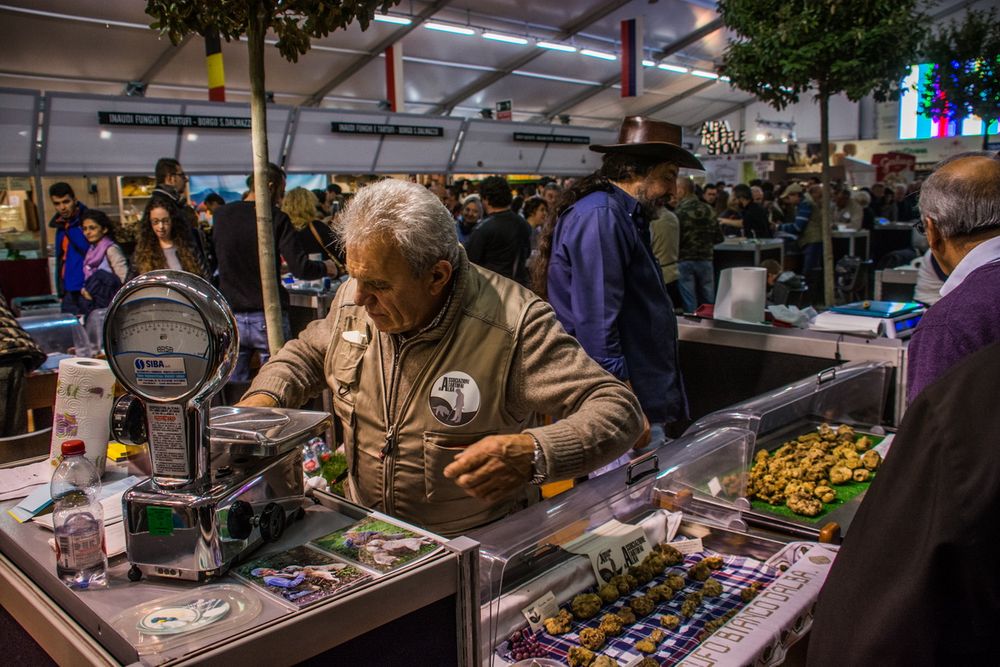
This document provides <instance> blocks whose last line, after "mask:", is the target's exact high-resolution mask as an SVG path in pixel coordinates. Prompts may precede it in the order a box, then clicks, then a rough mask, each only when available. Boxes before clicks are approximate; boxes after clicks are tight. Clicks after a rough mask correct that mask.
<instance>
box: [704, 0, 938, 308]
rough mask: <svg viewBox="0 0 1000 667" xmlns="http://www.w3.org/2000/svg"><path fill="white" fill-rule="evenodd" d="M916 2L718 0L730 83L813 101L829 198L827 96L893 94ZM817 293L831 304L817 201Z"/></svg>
mask: <svg viewBox="0 0 1000 667" xmlns="http://www.w3.org/2000/svg"><path fill="white" fill-rule="evenodd" d="M920 4H921V3H920V2H919V0H719V13H720V14H721V16H722V20H723V22H724V23H725V25H726V27H727V28H729V30H730V31H732V32H733V33H735V35H734V36H733V37H732V38H731V39H730V41H729V45H728V46H727V48H726V51H725V54H724V56H723V61H722V66H721V70H722V73H723V74H725V75H726V76H728V77H730V78H731V79H732V85H733V86H735V87H737V88H739V89H741V90H745V91H747V92H749V93H752V94H753V95H755V96H756V97H757V98H758V99H760V100H762V101H764V102H766V103H767V104H769V105H771V106H773V107H774V108H776V109H779V110H780V109H784V108H785V107H786V106H788V105H789V104H794V103H796V102H798V101H799V97H800V96H801V95H803V94H805V93H813V95H814V96H815V99H816V101H817V102H818V103H819V107H820V133H821V142H822V146H823V191H824V192H825V193H827V195H826V196H825V199H826V201H830V200H831V198H830V196H829V192H830V179H829V164H830V152H829V99H830V97H831V96H832V95H836V94H839V93H844V94H845V95H846V96H847V97H848V98H849V99H851V100H853V101H858V100H860V99H861V98H863V97H865V96H866V95H872V96H873V97H874V98H875V99H876V100H878V101H885V100H887V99H896V98H898V96H899V93H900V86H901V82H902V79H903V77H904V76H905V75H906V73H907V71H908V67H909V66H910V65H911V64H912V63H913V62H915V59H916V55H917V52H918V49H919V46H920V41H921V36H922V35H923V33H924V32H925V30H926V27H925V26H926V23H927V16H926V15H925V14H924V13H923V12H921V11H920V10H919V9H918V5H920ZM823 239H824V241H823V244H824V252H823V271H824V277H825V289H824V296H825V299H826V302H827V303H828V304H831V303H833V254H832V239H831V237H830V215H829V207H828V206H824V207H823Z"/></svg>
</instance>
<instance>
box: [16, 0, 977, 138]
mask: <svg viewBox="0 0 1000 667" xmlns="http://www.w3.org/2000/svg"><path fill="white" fill-rule="evenodd" d="M941 4H942V5H943V7H941V6H939V5H936V6H935V9H936V10H937V11H935V12H934V13H936V14H941V15H947V16H948V18H955V17H956V15H957V13H958V12H957V11H955V10H956V9H957V10H964V9H965V8H966V7H968V6H986V5H988V4H989V0H978V1H976V2H969V1H952V2H945V3H941ZM144 7H145V3H144V2H143V1H142V0H111V1H108V0H0V17H2V19H0V39H2V40H3V43H4V45H5V46H4V58H3V60H2V61H0V87H11V88H31V89H36V90H43V91H65V92H86V93H92V94H111V95H118V94H121V93H122V91H123V89H124V87H125V85H126V84H127V83H128V82H130V81H137V80H142V79H143V77H146V79H147V81H146V82H147V83H148V92H147V95H149V96H150V97H157V98H181V99H191V100H206V99H207V96H208V93H207V81H206V79H207V75H206V71H205V61H204V42H203V40H202V39H201V38H198V37H194V38H192V39H189V40H187V42H186V43H184V44H182V45H181V46H179V47H176V48H172V47H171V46H170V43H169V41H168V40H167V39H166V38H161V37H159V36H158V35H157V34H156V33H155V32H154V31H152V30H150V29H149V28H148V24H149V22H150V21H151V19H150V17H148V16H146V14H145V13H144V11H143V9H144ZM390 14H392V15H396V16H412V17H415V18H417V17H421V16H425V17H428V18H429V19H432V20H434V21H436V22H443V23H447V24H451V25H455V26H465V27H469V28H472V29H474V30H475V31H476V34H474V35H456V34H450V33H444V32H437V31H433V30H429V29H427V28H426V27H425V25H426V24H425V23H420V22H419V20H415V22H414V24H412V25H410V26H400V25H395V24H389V23H383V22H374V23H372V24H371V25H370V26H369V29H368V30H367V31H364V32H362V31H361V29H360V28H359V27H358V26H357V25H354V26H351V27H350V28H348V29H347V30H344V31H339V32H336V33H333V34H331V35H329V36H327V37H326V38H324V39H321V40H314V42H313V49H312V50H311V51H310V52H309V53H307V54H305V55H304V56H302V57H301V58H300V59H299V62H298V63H295V64H293V63H288V62H286V61H285V60H284V59H282V58H281V56H280V55H279V54H278V52H277V50H276V49H274V48H273V47H272V48H268V49H267V51H266V54H267V55H266V59H267V60H266V72H267V84H266V87H267V89H268V90H269V91H273V92H274V95H275V100H276V101H277V102H278V103H281V104H287V105H305V104H312V105H316V106H320V107H324V108H339V109H345V110H350V109H356V110H365V111H373V110H375V109H377V108H378V105H379V102H380V101H382V100H383V99H384V98H385V97H386V91H385V83H384V56H383V54H382V53H381V51H382V49H383V48H384V46H385V45H387V44H390V43H392V41H393V40H394V39H398V38H399V36H400V35H402V40H401V43H402V46H403V57H404V66H403V71H404V97H405V102H406V110H407V111H409V112H412V113H419V114H437V113H442V112H444V113H450V114H451V115H455V116H471V117H476V116H478V114H479V111H480V110H481V109H484V108H493V106H494V105H495V103H496V102H498V101H501V100H507V99H509V100H512V101H513V107H514V119H515V120H519V121H529V120H530V121H533V122H538V121H543V120H552V119H554V118H556V117H558V116H561V115H569V116H570V119H571V122H572V124H575V125H585V126H593V127H615V126H617V124H618V123H619V122H620V119H621V117H622V116H623V115H626V114H631V113H643V112H645V113H651V114H653V115H654V116H655V117H658V118H663V119H665V120H670V121H672V122H677V123H680V124H684V125H686V126H692V125H697V124H698V123H700V122H701V121H703V120H708V119H711V118H715V117H717V116H716V114H717V113H718V112H719V111H720V110H726V109H729V108H734V107H737V106H738V105H741V104H743V103H745V102H747V101H749V100H751V99H752V98H751V97H750V96H749V95H747V94H746V93H743V92H741V91H739V90H735V89H733V88H731V87H730V86H729V85H728V84H727V83H725V82H721V81H715V82H712V81H710V80H709V81H707V80H705V79H699V78H697V77H694V76H692V75H690V74H678V73H676V72H671V71H665V70H663V69H659V68H657V67H646V68H644V71H645V77H644V78H645V93H644V94H643V96H641V97H639V98H629V99H623V98H621V97H620V90H619V86H618V83H619V81H620V73H621V65H620V62H618V61H605V60H600V59H597V58H591V57H587V56H584V55H581V54H580V53H564V52H560V51H550V50H547V49H543V48H540V47H538V46H536V45H535V44H534V41H535V40H548V41H560V42H563V43H565V44H569V45H572V46H574V47H576V48H578V49H593V50H598V51H604V52H607V53H615V54H616V55H618V56H619V57H620V54H621V44H620V29H619V22H620V21H621V20H622V19H626V18H632V17H643V19H644V36H645V49H646V58H649V59H653V58H655V57H656V55H657V54H659V53H661V52H662V51H663V50H664V49H668V47H670V46H671V45H679V48H678V49H677V50H676V52H672V53H670V54H669V55H668V56H667V58H666V60H665V61H664V63H668V64H673V65H678V66H684V67H688V68H693V69H702V70H708V71H712V70H714V69H715V65H716V64H717V63H718V61H719V60H720V59H721V56H722V53H723V50H724V49H725V46H726V40H727V36H728V35H727V31H726V30H725V28H722V29H715V30H711V31H710V32H709V31H708V29H707V28H706V26H708V27H709V28H710V27H712V24H713V21H716V20H717V19H718V14H717V12H716V10H715V3H714V2H711V1H710V0H569V1H568V2H563V3H535V4H532V5H531V6H530V7H529V6H526V5H525V4H524V3H523V2H521V1H520V0H477V1H476V2H475V3H473V2H471V0H412V1H410V2H407V3H401V4H400V5H399V6H397V7H394V8H393V9H392V10H391V11H390ZM700 29H701V30H700ZM483 31H491V32H495V33H501V34H503V35H508V36H514V37H523V38H528V39H529V40H530V41H529V43H528V44H526V45H520V44H509V43H503V42H497V41H491V40H488V39H485V38H483V37H482V35H481V33H482V32H483ZM704 32H707V34H699V33H704ZM692 34H694V35H695V36H696V37H697V38H696V39H694V40H693V41H691V40H686V39H685V38H688V37H690V36H691V35H692ZM689 41H690V43H688V42H689ZM223 60H224V65H225V73H226V91H227V98H228V99H230V100H231V101H235V102H245V101H246V100H247V99H248V97H249V88H250V85H249V81H248V72H247V51H246V44H245V43H244V42H242V41H238V42H232V43H223ZM706 83H707V84H708V85H705V84H706Z"/></svg>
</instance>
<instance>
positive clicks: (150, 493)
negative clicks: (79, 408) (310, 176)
mask: <svg viewBox="0 0 1000 667" xmlns="http://www.w3.org/2000/svg"><path fill="white" fill-rule="evenodd" d="M104 339H105V350H106V351H107V355H108V362H109V364H110V365H111V370H112V371H113V372H114V374H115V376H116V377H117V378H118V381H119V382H120V383H121V384H122V386H123V387H124V388H125V390H126V391H127V392H128V394H126V395H124V396H122V397H121V398H119V399H118V400H117V401H116V402H115V406H114V409H113V412H112V433H113V435H114V437H115V438H117V439H118V440H119V441H120V442H123V443H126V444H142V443H144V442H146V441H147V439H148V442H149V454H150V460H151V462H152V476H151V477H150V478H149V479H147V480H144V481H142V482H140V483H139V484H136V485H135V486H133V487H132V488H131V489H129V490H128V491H126V492H125V494H124V496H123V498H122V505H123V517H124V520H125V544H126V552H127V554H128V559H129V562H131V563H132V568H131V569H130V570H129V579H131V580H133V581H137V580H138V579H140V578H141V577H142V575H143V574H145V575H155V576H160V577H173V578H175V579H187V580H193V581H201V580H203V579H207V578H209V577H214V576H219V575H221V574H222V573H224V572H225V571H226V569H228V568H229V567H230V566H231V565H233V564H234V563H235V562H237V561H238V560H240V559H242V558H244V557H245V556H246V555H247V554H249V553H250V552H251V551H253V550H254V549H256V548H257V547H258V546H260V545H261V544H262V543H264V542H266V541H274V540H277V539H278V538H279V537H280V536H281V534H282V532H283V531H284V527H285V523H286V521H287V520H288V519H289V518H291V519H295V518H298V517H299V516H301V515H302V514H303V507H302V505H303V502H304V496H303V480H302V447H301V445H302V444H303V443H305V442H306V441H308V440H309V439H310V438H312V437H315V436H318V435H321V434H322V433H323V432H324V431H325V429H326V428H327V426H328V424H329V420H330V416H329V415H328V414H327V413H322V412H307V411H304V410H285V409H278V408H234V407H216V408H212V409H211V410H210V409H209V402H210V401H211V399H212V396H214V395H215V394H216V393H217V392H218V391H219V390H220V389H222V387H223V385H224V384H225V383H226V380H227V379H228V377H229V374H230V373H231V372H232V370H233V367H234V365H235V362H236V354H237V350H238V348H239V344H238V334H237V330H236V322H235V320H234V319H233V314H232V311H230V310H229V307H228V305H226V302H225V299H223V297H222V295H221V294H220V293H219V292H218V291H217V290H216V289H215V288H214V287H212V285H211V284H209V283H208V282H207V281H205V280H203V279H202V278H199V277H198V276H195V275H192V274H190V273H184V272H182V271H169V270H164V271H153V272H151V273H147V274H145V275H142V276H139V277H138V278H136V279H134V280H131V281H129V282H128V283H127V284H126V285H125V286H124V287H122V289H121V290H120V291H119V292H118V294H117V295H115V298H114V300H113V301H112V302H111V306H110V307H109V309H108V315H107V319H106V322H105V328H104Z"/></svg>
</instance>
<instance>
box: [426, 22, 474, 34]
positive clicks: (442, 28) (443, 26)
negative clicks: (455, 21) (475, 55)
mask: <svg viewBox="0 0 1000 667" xmlns="http://www.w3.org/2000/svg"><path fill="white" fill-rule="evenodd" d="M424 27H425V28H427V29H428V30H437V31H438V32H450V33H452V34H453V35H475V34H476V31H475V30H473V29H472V28H463V27H462V26H457V25H448V24H447V23H425V24H424Z"/></svg>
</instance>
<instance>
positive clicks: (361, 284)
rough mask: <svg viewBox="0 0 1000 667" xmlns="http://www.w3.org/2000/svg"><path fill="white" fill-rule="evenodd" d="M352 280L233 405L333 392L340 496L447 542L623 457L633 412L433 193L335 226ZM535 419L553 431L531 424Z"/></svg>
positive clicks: (399, 184)
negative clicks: (463, 237) (549, 486)
mask: <svg viewBox="0 0 1000 667" xmlns="http://www.w3.org/2000/svg"><path fill="white" fill-rule="evenodd" d="M336 224H337V232H338V235H339V236H340V240H341V243H342V244H343V245H344V247H345V248H346V251H347V268H348V271H349V272H350V275H351V279H350V280H349V281H348V282H347V283H345V284H344V285H343V286H342V287H341V288H340V290H339V291H338V293H337V296H336V300H335V301H334V303H333V305H332V307H331V308H330V313H329V315H328V316H327V317H326V318H325V319H323V320H317V321H315V322H313V323H312V324H310V325H309V327H308V328H306V330H305V331H303V332H302V334H301V335H300V336H299V338H297V339H295V340H292V341H290V342H289V343H288V344H287V345H286V346H285V347H284V348H283V349H282V350H281V351H280V352H279V353H278V354H276V355H274V356H273V357H272V358H271V360H270V361H269V362H268V363H267V364H266V365H265V366H264V367H263V368H262V369H261V371H260V373H259V374H258V375H257V377H256V379H255V380H254V382H253V384H252V385H251V387H250V390H249V391H248V392H247V394H246V395H245V396H244V397H243V400H242V401H241V403H240V405H255V406H283V407H297V406H299V405H301V404H302V403H304V402H305V401H306V400H308V399H309V398H310V397H312V396H315V395H317V394H318V393H319V392H320V391H322V390H323V389H324V388H326V387H327V386H329V387H330V389H331V390H332V393H333V403H334V411H335V412H336V417H337V421H338V422H339V426H340V428H339V429H338V435H339V434H340V433H342V440H343V443H344V445H345V450H346V453H347V463H348V469H347V472H348V477H347V484H346V486H345V488H346V492H347V495H348V497H349V498H350V499H351V500H353V501H355V502H357V503H359V504H361V505H364V506H366V507H370V508H373V509H377V510H380V511H383V512H386V513H388V514H391V515H394V516H397V517H399V518H401V519H404V520H406V521H411V522H413V523H417V524H420V525H422V526H424V527H426V528H427V529H429V530H432V531H434V532H437V533H439V534H442V535H447V536H450V535H456V534H460V533H463V532H465V531H468V530H470V529H472V528H475V527H477V526H481V525H483V524H486V523H489V522H491V521H494V520H496V519H499V518H501V517H503V516H506V515H508V514H510V513H512V512H514V511H517V510H518V509H521V508H523V507H525V506H526V505H527V504H529V503H531V502H534V501H536V500H537V499H538V497H539V490H538V485H539V484H541V483H542V482H548V481H556V480H564V479H572V478H575V477H580V476H583V475H585V474H587V473H588V472H590V471H591V470H594V469H596V468H599V467H601V466H603V465H605V464H607V463H609V462H610V461H613V460H614V459H616V458H617V457H618V456H619V455H621V454H622V453H624V452H625V451H627V450H628V449H629V448H630V447H631V446H632V444H633V443H634V442H635V441H636V439H637V438H638V437H639V435H640V431H641V428H642V414H641V411H640V408H639V404H638V401H637V400H636V398H635V396H634V395H633V394H632V393H631V391H629V389H628V388H627V387H626V386H625V385H624V384H622V383H621V382H619V381H618V380H616V379H615V378H613V377H612V376H611V375H609V374H608V373H607V372H605V371H604V370H603V369H602V368H601V367H600V366H599V365H597V363H596V362H594V361H592V360H591V359H590V357H589V356H588V355H587V353H586V352H585V351H584V350H583V348H581V347H580V345H579V344H578V343H577V342H576V340H575V339H574V338H573V337H571V336H569V335H568V334H567V333H566V332H565V331H564V330H563V329H562V327H561V326H560V325H559V323H558V321H557V320H556V318H555V315H554V314H553V312H552V309H551V308H550V307H549V306H548V304H546V303H545V302H544V301H542V300H541V299H539V298H538V297H536V296H535V295H534V294H533V293H532V292H530V291H529V290H526V289H524V288H522V287H521V286H519V285H518V284H516V283H514V282H513V281H510V280H507V279H505V278H502V277H501V276H498V275H497V274H495V273H492V272H490V271H487V270H486V269H483V268H481V267H477V266H475V265H473V264H471V263H470V262H469V260H468V259H467V257H466V255H465V251H464V250H463V248H462V247H461V246H460V245H459V243H458V237H457V235H456V233H455V224H454V221H453V220H452V218H451V215H450V214H449V212H448V211H447V209H445V208H444V206H442V204H441V202H440V201H439V200H438V198H437V197H435V196H434V194H433V193H431V192H428V191H427V189H426V188H423V187H421V186H419V185H417V184H414V183H408V182H404V181H398V180H384V181H381V182H379V183H376V184H373V185H370V186H368V187H365V188H362V189H361V190H360V191H359V192H358V193H357V195H356V196H355V197H354V198H353V199H352V200H351V202H350V204H349V205H348V206H347V208H346V210H345V211H344V212H343V213H342V214H341V215H340V216H339V217H338V219H337V223H336ZM537 414H547V415H551V416H552V417H555V418H556V419H557V421H556V422H555V423H553V424H551V425H548V426H539V425H538V422H537V421H536V415H537Z"/></svg>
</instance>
